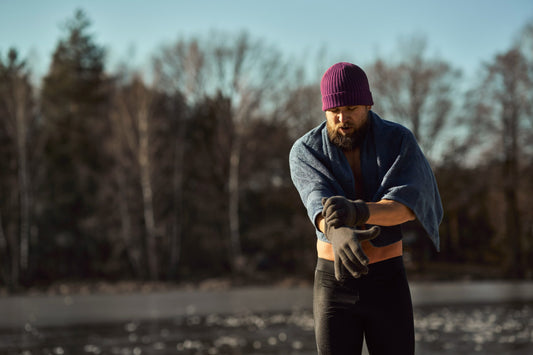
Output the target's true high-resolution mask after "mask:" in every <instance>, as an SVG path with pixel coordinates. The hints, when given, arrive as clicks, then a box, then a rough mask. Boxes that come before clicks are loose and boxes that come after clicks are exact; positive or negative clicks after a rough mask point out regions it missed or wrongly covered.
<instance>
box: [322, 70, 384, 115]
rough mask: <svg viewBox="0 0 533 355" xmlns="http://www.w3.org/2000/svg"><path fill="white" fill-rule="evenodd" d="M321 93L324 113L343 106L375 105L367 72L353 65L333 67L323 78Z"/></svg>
mask: <svg viewBox="0 0 533 355" xmlns="http://www.w3.org/2000/svg"><path fill="white" fill-rule="evenodd" d="M320 92H321V93H322V110H323V111H326V110H329V109H331V108H334V107H341V106H356V105H365V106H372V105H373V104H374V101H373V100H372V93H371V92H370V86H369V85H368V79H367V77H366V74H365V72H364V71H363V69H361V68H359V67H358V66H357V65H355V64H351V63H346V62H342V63H337V64H334V65H333V66H331V67H330V68H329V69H328V70H327V71H326V72H325V73H324V76H322V81H321V82H320Z"/></svg>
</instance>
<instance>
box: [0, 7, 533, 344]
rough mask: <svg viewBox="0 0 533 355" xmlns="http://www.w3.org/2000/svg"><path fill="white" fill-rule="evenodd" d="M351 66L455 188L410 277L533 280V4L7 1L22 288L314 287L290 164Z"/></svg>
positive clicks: (6, 52) (7, 267) (13, 264)
mask: <svg viewBox="0 0 533 355" xmlns="http://www.w3.org/2000/svg"><path fill="white" fill-rule="evenodd" d="M338 61H350V62H353V63H356V64H358V65H360V66H361V67H363V69H364V70H365V71H366V73H367V74H368V76H369V80H370V82H371V83H370V84H371V89H372V92H373V95H374V102H375V106H374V107H373V110H374V111H375V112H376V113H378V114H379V115H380V116H382V117H383V118H385V119H388V120H391V121H395V122H399V123H402V124H404V125H406V126H407V127H409V128H410V129H411V130H412V131H413V133H414V134H415V136H416V137H417V139H418V142H419V144H420V146H421V147H422V149H423V151H424V152H425V154H426V156H427V157H428V159H429V160H430V163H431V165H432V167H433V169H434V172H435V175H436V177H437V180H438V184H439V188H440V193H441V197H442V201H443V206H444V213H445V214H444V220H443V222H442V224H441V229H440V235H441V241H442V242H441V252H440V253H437V252H436V251H435V250H434V249H433V248H432V246H431V245H430V244H429V242H428V241H429V239H427V238H426V237H425V236H424V235H423V233H422V232H421V230H420V227H419V226H418V225H417V224H416V223H409V224H406V225H404V232H405V248H406V249H405V259H406V264H407V267H408V276H409V279H410V280H412V281H414V282H417V281H420V282H422V281H424V282H426V281H465V280H476V281H480V280H515V281H527V280H531V278H532V277H533V213H532V212H531V211H532V210H533V201H532V199H531V196H532V195H533V179H532V178H531V176H533V3H532V2H530V1H522V0H513V1H491V2H487V1H478V0H471V1H456V0H453V1H447V2H438V1H411V2H407V3H406V2H401V3H396V2H394V1H385V0H382V1H373V2H371V3H370V2H359V1H337V2H326V1H277V0H276V1H269V2H264V3H260V2H255V1H231V2H230V1H227V2H225V1H204V0H197V1H194V2H193V1H151V2H142V1H124V0H119V1H113V2H108V1H52V2H40V1H17V2H15V1H2V2H1V3H0V153H1V159H0V293H1V294H2V295H4V296H6V295H21V294H28V293H33V294H35V293H42V292H48V293H53V294H54V293H55V294H66V293H71V292H80V290H81V291H84V292H92V291H105V290H107V289H117V288H118V289H121V290H125V291H127V292H130V291H135V290H137V291H138V290H146V289H147V288H148V289H152V290H162V289H163V290H166V289H169V288H170V289H175V288H179V287H181V286H184V285H185V286H187V287H200V288H202V287H204V288H210V289H212V288H216V287H231V286H239V287H240V286H249V285H252V286H253V285H278V286H279V285H288V286H294V285H310V284H311V282H312V277H313V269H314V264H315V262H316V252H315V243H314V240H315V237H314V231H313V226H312V224H311V223H310V221H309V220H308V218H307V216H306V213H305V210H304V208H303V205H302V203H301V201H300V199H299V196H298V194H297V191H296V190H295V189H294V187H293V185H292V182H291V179H290V174H289V166H288V153H289V150H290V148H291V145H292V143H293V142H294V141H295V140H296V139H297V138H298V137H300V136H301V135H302V134H304V133H305V132H307V131H308V130H309V129H311V128H313V127H314V126H316V125H318V124H319V123H320V122H321V121H322V120H323V119H324V116H323V113H322V111H321V101H320V91H319V83H320V78H321V75H322V73H323V72H324V71H325V70H326V69H327V68H328V67H329V66H330V65H332V64H333V63H335V62H338ZM528 314H529V313H528ZM529 326H530V327H531V326H532V325H531V324H530V325H529ZM531 338H533V330H532V335H531ZM276 339H278V341H279V336H278V337H277V338H276ZM452 350H454V349H452ZM456 350H457V349H455V350H454V351H456ZM293 351H295V349H293ZM245 353H247V352H245ZM248 353H249V352H248Z"/></svg>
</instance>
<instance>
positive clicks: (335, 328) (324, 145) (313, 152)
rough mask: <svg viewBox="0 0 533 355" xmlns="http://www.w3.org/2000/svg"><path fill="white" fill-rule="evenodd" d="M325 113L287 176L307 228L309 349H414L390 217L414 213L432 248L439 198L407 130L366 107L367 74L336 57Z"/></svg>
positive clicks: (300, 144) (295, 150)
mask: <svg viewBox="0 0 533 355" xmlns="http://www.w3.org/2000/svg"><path fill="white" fill-rule="evenodd" d="M320 90H321V94H322V109H323V111H324V112H325V116H326V120H325V122H323V123H321V124H320V125H319V126H317V127H316V128H314V129H312V130H311V131H309V132H308V133H306V134H305V135H304V136H303V137H301V138H300V139H298V140H297V141H296V142H295V143H294V145H293V147H292V149H291V153H290V157H289V163H290V169H291V177H292V180H293V182H294V185H295V187H296V188H297V190H298V192H299V194H300V197H301V199H302V202H303V204H304V206H305V207H306V209H307V213H308V216H309V218H310V220H311V222H312V223H313V224H314V226H315V229H316V236H317V242H316V247H317V255H318V261H317V264H316V269H315V281H314V294H313V312H314V320H315V336H316V341H317V348H318V353H319V354H360V353H361V351H362V344H363V339H364V340H365V341H366V344H367V347H368V350H369V352H370V354H373V355H374V354H383V355H384V354H414V348H415V340H414V322H413V307H412V302H411V294H410V290H409V285H408V282H407V277H406V273H405V268H404V263H403V244H402V243H403V242H402V231H401V227H400V225H401V224H403V223H405V222H407V221H411V220H414V219H417V220H418V221H419V222H420V224H421V225H422V226H423V228H424V230H425V231H426V232H427V235H428V237H429V238H430V239H431V240H432V242H433V244H434V245H435V247H436V248H437V250H438V249H439V224H440V222H441V220H442V204H441V200H440V195H439V191H438V188H437V183H436V181H435V177H434V174H433V172H432V170H431V167H430V165H429V163H428V161H427V159H426V158H425V156H424V154H423V153H422V151H421V150H420V147H419V146H418V144H417V142H416V140H415V137H414V136H413V134H412V133H411V132H410V131H409V130H408V129H407V128H406V127H404V126H402V125H400V124H398V123H394V122H390V121H386V120H384V119H382V118H380V117H379V116H378V115H377V114H376V113H375V112H373V111H372V106H373V104H374V102H373V99H372V93H371V91H370V87H369V83H368V78H367V76H366V74H365V72H364V71H363V70H362V69H361V68H360V67H359V66H357V65H354V64H351V63H346V62H341V63H337V64H335V65H333V66H331V67H330V68H329V69H328V70H327V71H326V72H325V73H324V75H323V77H322V80H321V83H320Z"/></svg>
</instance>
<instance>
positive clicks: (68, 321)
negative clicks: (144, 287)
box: [0, 282, 533, 355]
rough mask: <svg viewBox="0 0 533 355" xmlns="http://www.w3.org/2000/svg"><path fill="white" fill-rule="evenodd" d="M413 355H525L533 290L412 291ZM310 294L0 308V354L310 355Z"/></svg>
mask: <svg viewBox="0 0 533 355" xmlns="http://www.w3.org/2000/svg"><path fill="white" fill-rule="evenodd" d="M411 290H412V294H413V302H414V305H415V327H416V341H417V354H533V283H505V282H483V283H412V284H411ZM311 301H312V293H311V289H309V288H293V289H287V288H243V289H233V290H227V291H211V292H201V291H172V292H164V293H150V294H124V295H76V296H66V297H60V296H54V297H46V296H33V297H6V298H0V354H17V355H30V354H32V355H33V354H57V355H63V354H124V355H126V354H134V355H140V354H314V353H316V351H315V346H314V334H313V318H312V314H311Z"/></svg>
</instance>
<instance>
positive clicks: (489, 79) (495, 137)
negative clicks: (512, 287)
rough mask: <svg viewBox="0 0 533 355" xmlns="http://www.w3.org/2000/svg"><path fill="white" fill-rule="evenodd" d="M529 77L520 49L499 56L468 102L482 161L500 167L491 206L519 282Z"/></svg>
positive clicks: (509, 267)
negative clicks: (482, 149)
mask: <svg viewBox="0 0 533 355" xmlns="http://www.w3.org/2000/svg"><path fill="white" fill-rule="evenodd" d="M532 79H533V77H532V76H531V71H530V67H529V64H528V62H527V60H526V58H525V57H524V55H523V54H522V53H521V51H520V50H519V49H518V48H511V49H510V50H508V51H506V52H504V53H502V54H499V55H497V56H496V57H495V58H494V59H493V60H492V61H491V62H489V63H488V64H486V66H485V67H484V72H483V75H482V76H481V82H480V83H479V84H478V85H477V86H476V87H475V88H474V89H473V90H472V91H471V93H470V95H469V96H470V100H469V102H468V107H469V112H471V117H472V120H471V122H470V124H471V127H472V131H473V132H475V135H476V136H477V137H478V138H482V139H483V142H482V143H483V146H484V147H485V149H486V153H485V155H486V156H492V159H493V160H494V161H495V162H497V163H498V164H499V165H500V166H501V182H502V184H501V185H499V184H498V186H495V189H497V190H499V191H501V194H502V200H501V201H502V202H501V203H498V204H496V205H495V206H493V209H495V210H496V211H498V212H499V213H500V215H501V216H502V217H503V218H502V221H503V223H502V225H504V226H505V227H504V230H503V231H501V232H500V233H501V234H500V236H501V239H502V246H503V247H504V248H505V250H507V260H506V265H505V266H506V270H507V274H508V275H509V276H512V277H523V276H524V275H525V271H526V270H527V260H526V253H527V251H526V250H525V248H524V240H523V227H522V216H525V215H527V213H525V214H524V213H522V211H521V208H520V205H521V202H520V195H521V191H522V190H521V186H523V182H522V178H521V171H522V170H523V169H525V166H524V165H523V164H522V163H521V162H522V161H527V159H526V160H524V153H525V150H524V148H523V147H527V144H526V140H527V136H528V135H529V134H531V128H532V127H531V121H530V117H531V112H532V111H531V110H532V106H531V105H532V103H531V100H530V93H531V91H532V90H533V80H532Z"/></svg>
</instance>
